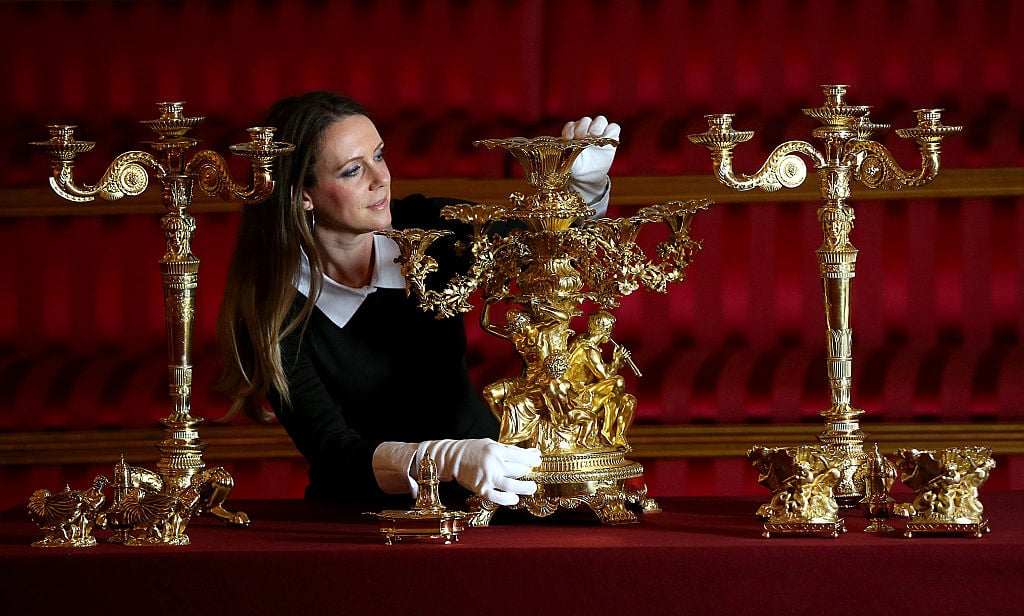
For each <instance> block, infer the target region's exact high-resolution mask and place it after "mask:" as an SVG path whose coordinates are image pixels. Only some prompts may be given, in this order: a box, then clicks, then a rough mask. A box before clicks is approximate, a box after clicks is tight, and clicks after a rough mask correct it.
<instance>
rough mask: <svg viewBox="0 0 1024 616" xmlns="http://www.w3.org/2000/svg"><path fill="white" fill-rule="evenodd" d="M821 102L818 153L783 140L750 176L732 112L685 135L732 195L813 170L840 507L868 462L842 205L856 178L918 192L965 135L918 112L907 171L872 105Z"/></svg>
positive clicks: (852, 257) (850, 254)
mask: <svg viewBox="0 0 1024 616" xmlns="http://www.w3.org/2000/svg"><path fill="white" fill-rule="evenodd" d="M822 90H823V91H824V94H825V104H824V105H822V106H821V107H816V108H813V109H804V110H803V112H804V114H805V115H807V116H809V117H811V118H814V119H816V120H818V121H819V122H821V126H818V127H817V128H815V129H814V130H813V131H811V134H812V135H813V136H814V137H815V138H817V139H819V140H820V141H821V142H822V144H823V148H822V149H821V150H818V149H816V148H815V147H814V146H812V145H811V144H810V143H807V142H805V141H787V142H785V143H783V144H781V145H779V146H777V147H776V148H775V149H774V150H773V151H772V153H771V154H770V155H769V156H768V159H767V161H766V162H765V163H764V165H763V166H762V167H761V168H760V169H759V170H758V171H757V172H756V173H754V174H753V175H745V174H741V173H735V172H734V171H733V167H732V150H733V148H735V147H736V145H737V144H739V143H743V142H744V141H748V140H749V139H750V138H751V137H753V136H754V133H753V131H737V130H734V129H733V128H732V118H733V114H715V115H708V116H706V118H707V120H708V130H707V132H704V133H701V134H699V135H690V140H691V141H692V142H693V143H696V144H699V145H704V146H706V147H707V148H708V149H709V150H710V151H711V157H712V162H713V167H714V171H715V174H716V176H717V177H718V180H719V181H720V182H721V183H722V184H724V185H726V186H729V187H731V188H734V189H736V190H741V191H743V190H751V189H753V188H761V189H762V190H766V191H774V190H780V189H782V188H795V187H797V186H799V185H801V184H802V183H803V181H804V179H805V178H806V176H807V166H806V164H805V163H804V161H803V159H801V158H800V156H798V155H802V156H805V157H806V158H807V159H809V160H810V161H811V162H812V163H813V164H814V167H815V169H817V171H818V185H819V188H820V192H821V197H822V199H823V200H824V204H823V205H822V207H821V208H820V209H819V210H818V221H819V222H820V223H821V226H822V233H823V236H824V241H823V243H822V245H821V247H820V248H818V250H817V257H818V265H819V272H820V275H821V280H822V291H823V295H824V303H825V322H826V327H827V335H828V338H827V349H828V359H827V366H826V367H827V373H828V382H829V386H830V389H831V398H832V403H831V405H830V406H829V408H827V409H825V410H824V411H823V412H822V413H821V414H822V416H823V417H824V418H825V431H824V432H823V433H822V434H820V435H819V436H818V440H819V442H820V443H821V445H822V446H823V447H826V448H828V449H830V450H832V451H834V452H837V453H839V454H841V457H840V459H841V462H840V464H841V468H840V471H841V477H840V480H839V482H838V484H837V485H836V487H835V494H836V498H837V500H838V502H839V504H840V506H842V507H845V508H851V507H856V506H857V503H858V502H859V501H860V499H861V498H862V497H863V496H864V484H863V480H862V478H860V477H859V476H858V473H857V471H858V469H859V467H860V466H861V465H862V464H863V463H864V460H865V459H866V457H867V456H866V453H865V452H864V440H865V437H866V435H865V434H864V432H863V431H862V430H861V429H860V420H859V418H860V416H861V415H862V414H863V413H864V411H862V410H860V409H858V408H856V407H854V406H853V404H852V402H851V399H850V390H851V386H852V372H853V371H852V364H853V330H852V329H851V327H850V290H851V280H852V279H853V277H854V275H855V271H856V264H857V249H856V248H854V246H853V244H851V243H850V232H851V231H852V230H853V221H854V211H853V207H852V206H851V205H850V204H848V203H847V200H848V199H849V198H850V185H851V182H852V181H853V180H859V181H860V182H861V183H862V184H864V185H865V186H867V187H868V188H881V189H884V190H900V189H901V188H904V187H908V186H923V185H924V184H927V183H928V182H930V181H932V180H933V179H934V178H935V176H936V175H938V173H939V150H940V145H941V143H942V140H943V139H944V138H945V137H947V136H949V135H952V134H955V133H958V132H960V131H961V130H962V127H960V126H944V125H943V124H942V121H941V111H942V110H941V109H919V110H917V111H916V113H917V126H916V127H913V128H907V129H902V130H897V131H896V134H897V135H899V136H900V137H903V138H906V139H913V140H914V141H915V142H917V146H918V149H919V151H920V153H921V168H920V170H917V171H906V170H904V169H903V168H901V167H900V166H899V164H897V162H896V161H895V160H894V159H893V157H892V154H890V153H889V151H888V150H887V149H886V148H885V147H884V146H882V145H881V144H879V143H878V142H876V141H872V140H871V138H872V137H874V136H875V135H878V134H880V133H882V132H884V131H886V130H888V129H889V126H888V125H886V124H874V123H872V122H871V121H870V120H869V119H868V115H869V112H870V109H871V108H870V107H868V106H866V105H849V104H847V103H846V100H845V96H846V86H844V85H825V86H822Z"/></svg>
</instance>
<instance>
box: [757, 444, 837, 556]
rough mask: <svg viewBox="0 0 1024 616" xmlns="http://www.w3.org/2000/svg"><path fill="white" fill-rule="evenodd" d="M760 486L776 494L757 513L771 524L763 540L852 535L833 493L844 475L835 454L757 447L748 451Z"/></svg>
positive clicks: (811, 449)
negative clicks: (840, 513)
mask: <svg viewBox="0 0 1024 616" xmlns="http://www.w3.org/2000/svg"><path fill="white" fill-rule="evenodd" d="M747 457H748V458H749V459H750V461H751V463H752V464H753V465H754V468H756V469H757V472H758V478H757V482H758V483H760V484H761V485H763V486H764V487H766V488H768V489H769V490H770V491H771V493H772V498H771V501H769V502H767V503H765V504H763V505H761V507H759V508H758V510H757V515H758V517H759V518H761V519H763V520H765V523H764V533H762V534H763V536H764V537H766V538H770V537H771V536H772V535H773V534H775V535H824V536H828V537H833V538H835V537H838V536H839V533H842V532H846V526H845V523H844V522H843V520H842V518H840V517H839V505H838V504H837V503H836V499H835V497H834V496H833V494H832V491H833V489H834V487H835V485H836V484H837V483H838V482H839V478H840V476H841V474H842V473H841V472H840V470H839V466H840V464H839V461H838V460H836V459H835V455H834V454H833V453H832V452H830V451H828V450H827V449H825V448H824V447H821V446H812V445H801V446H799V447H762V446H755V447H753V448H751V449H750V451H749V452H747Z"/></svg>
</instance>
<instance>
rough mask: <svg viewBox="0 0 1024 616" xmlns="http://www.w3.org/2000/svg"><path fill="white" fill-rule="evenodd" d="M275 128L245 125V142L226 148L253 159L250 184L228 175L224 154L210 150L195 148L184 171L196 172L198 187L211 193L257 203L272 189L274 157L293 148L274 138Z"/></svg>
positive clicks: (228, 198)
mask: <svg viewBox="0 0 1024 616" xmlns="http://www.w3.org/2000/svg"><path fill="white" fill-rule="evenodd" d="M274 130H275V129H274V128H273V127H271V126H254V127H252V128H250V129H248V132H249V142H248V143H237V144H235V145H233V146H230V148H229V149H230V150H231V151H232V152H233V153H235V154H237V155H239V156H244V157H245V158H248V159H249V160H250V161H252V180H251V182H250V184H249V186H242V185H241V184H239V183H237V182H236V181H235V180H234V179H233V178H232V177H231V171H229V170H228V165H227V161H225V160H224V157H223V156H221V155H220V154H218V153H216V152H213V151H210V150H203V151H201V152H196V154H195V156H193V157H192V160H190V161H189V163H188V165H187V166H186V167H185V172H186V173H187V174H190V175H193V174H194V175H196V176H197V177H198V179H199V188H200V189H201V190H202V191H203V192H205V193H206V194H208V195H210V196H217V197H220V198H221V199H224V200H225V201H230V200H232V199H238V200H239V201H242V202H244V203H259V202H260V201H263V200H264V199H266V198H267V197H269V196H270V192H271V191H272V190H274V181H273V180H271V179H270V171H271V167H272V164H273V162H274V159H276V158H278V157H280V156H282V155H284V154H288V153H290V152H291V151H293V150H294V149H295V146H293V145H292V144H290V143H283V142H276V141H274Z"/></svg>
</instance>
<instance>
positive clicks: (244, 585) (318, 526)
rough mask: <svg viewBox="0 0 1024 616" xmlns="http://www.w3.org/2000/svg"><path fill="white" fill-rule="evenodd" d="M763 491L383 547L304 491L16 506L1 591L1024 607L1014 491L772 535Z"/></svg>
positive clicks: (293, 601) (543, 609)
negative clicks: (907, 533)
mask: <svg viewBox="0 0 1024 616" xmlns="http://www.w3.org/2000/svg"><path fill="white" fill-rule="evenodd" d="M766 496H767V492H766ZM764 500H767V498H765V499H759V498H747V497H745V498H710V497H701V498H682V499H666V500H663V501H661V502H660V504H661V505H662V508H663V511H662V512H659V513H653V514H648V515H646V516H644V517H643V518H642V521H641V522H640V523H639V524H635V525H629V526H615V527H608V526H600V525H598V524H597V523H596V522H591V521H590V520H589V519H586V518H582V519H571V520H570V519H567V518H565V517H558V518H547V519H535V518H526V519H520V518H517V517H515V516H508V515H506V516H505V517H504V518H502V513H505V512H499V515H498V517H497V518H496V519H495V521H494V524H492V525H491V526H490V527H488V528H471V529H468V530H466V531H465V532H464V533H463V534H462V535H461V538H460V541H459V542H458V543H454V544H451V545H435V544H416V543H399V544H396V545H391V546H387V545H384V542H383V540H382V537H381V536H380V535H379V534H378V531H377V525H376V522H374V521H372V520H365V519H362V518H360V517H359V516H358V515H356V514H355V513H354V512H345V511H341V510H338V509H334V508H331V507H324V506H322V505H313V504H311V503H306V502H303V501H292V500H277V501H249V502H245V501H237V502H229V504H230V505H231V507H232V508H234V509H241V510H245V511H246V512H248V513H249V514H250V516H251V517H252V518H253V520H254V521H253V523H252V526H251V527H249V528H247V529H229V528H226V527H223V526H221V525H220V524H219V522H217V521H215V520H213V519H209V518H205V517H204V518H200V519H197V520H193V522H192V524H191V525H190V526H189V535H190V537H191V539H192V544H191V545H189V546H185V547H145V548H144V547H135V548H132V547H125V546H119V545H105V544H101V545H99V546H96V547H92V548H82V549H76V550H66V549H59V548H50V549H42V548H31V547H29V544H30V543H31V542H32V541H33V540H35V539H37V538H39V537H40V533H39V532H38V529H36V527H35V526H34V525H33V524H32V523H31V522H29V521H28V519H27V517H26V516H25V515H24V514H23V512H22V511H21V510H11V511H8V512H6V513H4V514H3V515H2V516H0V589H2V592H0V595H2V605H3V611H4V613H7V614H14V613H62V614H71V613H74V614H76V615H77V614H82V613H91V612H96V613H100V612H102V613H105V614H109V613H113V612H137V613H144V614H162V613H167V614H171V613H173V614H177V615H178V616H182V615H184V614H192V613H195V614H205V613H211V614H233V613H238V614H261V613H274V614H287V613H289V611H295V612H296V613H315V614H364V613H380V614H390V613H399V612H410V611H416V613H419V614H485V613H486V614H505V613H508V614H511V613H516V614H523V613H529V614H548V613H550V614H555V613H557V614H576V613H580V614H583V613H586V614H604V613H629V614H634V613H635V614H680V613H699V614H743V613H757V614H856V615H858V616H865V615H869V614H882V613H884V612H887V611H889V610H894V609H898V610H904V612H903V613H905V614H917V613H927V614H930V615H934V614H958V615H964V614H1019V613H1021V612H1020V610H1021V609H1022V608H1021V606H1024V590H1022V588H1024V522H1022V519H1021V514H1022V513H1024V492H994V493H991V494H985V493H983V494H982V502H983V503H984V504H985V507H986V515H987V517H988V519H989V521H990V526H991V529H992V532H991V533H989V534H987V535H986V536H984V537H982V538H980V539H977V538H959V537H914V538H912V539H907V538H904V537H902V535H897V536H879V535H872V534H867V533H864V532H862V530H863V528H864V526H865V523H864V520H863V518H862V517H861V516H860V515H859V514H858V513H857V512H855V511H851V512H848V513H847V515H846V524H847V528H848V529H849V532H847V533H845V534H843V535H841V536H840V537H839V538H837V539H831V538H786V537H783V538H774V537H773V538H771V539H764V538H762V537H761V525H760V523H759V522H758V520H757V519H756V518H755V517H754V511H755V510H756V508H757V505H758V504H760V503H761V502H763V501H764ZM897 525H899V523H898V522H897ZM97 534H98V536H99V537H100V538H101V539H102V538H103V537H105V536H106V535H107V533H104V532H102V531H100V532H98V533H97ZM307 610H315V611H311V612H307Z"/></svg>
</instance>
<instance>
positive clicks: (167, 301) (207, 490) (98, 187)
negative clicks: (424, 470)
mask: <svg viewBox="0 0 1024 616" xmlns="http://www.w3.org/2000/svg"><path fill="white" fill-rule="evenodd" d="M158 107H159V109H160V116H159V117H158V118H157V119H155V120H147V121H143V122H142V124H144V125H145V126H146V127H148V128H149V129H151V130H152V131H153V132H154V133H156V135H157V139H156V140H155V141H150V142H147V145H149V146H150V149H151V150H152V153H150V152H144V151H129V152H125V153H123V154H120V155H119V156H117V157H116V158H114V160H113V162H111V163H110V165H109V166H108V167H107V170H106V172H105V173H104V174H103V176H102V177H101V178H100V180H99V181H98V182H97V183H96V184H94V185H91V186H90V185H79V184H76V183H75V181H74V179H73V168H74V161H75V157H76V156H78V155H79V154H81V153H83V152H88V151H89V150H91V149H92V148H93V147H94V146H95V143H94V142H91V141H79V140H77V139H75V136H74V129H75V127H74V126H70V125H63V124H60V125H52V126H50V139H49V141H42V142H33V143H32V144H31V145H32V146H33V147H34V148H36V149H38V150H40V151H42V152H45V153H46V154H47V155H49V157H50V159H51V166H52V168H53V173H52V175H51V177H50V186H51V187H53V190H54V191H55V192H56V193H57V194H58V195H60V196H61V197H63V198H64V199H67V200H69V201H74V202H87V201H91V200H92V199H93V198H94V197H96V196H97V195H98V196H99V197H100V198H102V199H105V200H108V201H113V200H116V199H121V198H122V197H125V196H137V195H139V194H142V193H143V192H144V191H145V190H146V188H147V186H148V184H149V173H148V172H147V169H148V170H151V171H152V172H153V173H154V174H155V177H156V179H157V180H158V181H159V182H160V195H161V200H162V202H163V205H164V207H165V208H166V209H167V213H166V214H165V215H164V216H163V217H162V218H161V219H160V226H161V228H163V230H164V234H165V238H166V250H165V252H164V255H163V257H162V258H161V259H160V272H161V274H162V279H163V289H164V312H165V316H166V323H167V351H168V355H167V359H168V368H167V371H168V379H169V389H170V397H171V403H172V404H171V412H170V415H169V416H168V417H166V418H164V419H162V420H161V423H162V424H163V425H164V426H165V428H166V438H165V439H164V440H162V441H161V442H159V443H158V444H157V445H156V448H157V450H158V451H159V452H160V454H161V457H160V460H159V462H158V463H157V471H158V472H153V471H149V470H146V469H143V468H138V467H133V466H130V465H127V464H125V463H124V461H123V460H122V461H121V463H119V464H117V465H116V467H115V479H114V482H113V486H114V501H113V502H112V503H111V505H110V508H109V509H108V510H107V511H106V512H105V515H104V516H103V518H104V519H105V522H106V524H107V525H108V526H109V527H110V528H115V527H116V528H118V529H119V532H118V533H117V534H116V535H115V537H118V538H119V540H121V541H123V542H125V543H162V544H174V545H181V544H187V543H188V536H187V535H185V534H184V530H185V525H186V524H187V521H188V519H189V518H190V517H191V516H192V515H195V514H200V513H209V514H211V515H213V516H215V517H217V518H219V519H221V520H223V521H224V522H226V523H227V524H228V525H230V526H247V525H248V524H249V518H248V516H247V515H246V514H245V513H243V512H237V513H233V512H230V511H228V510H226V509H225V508H224V507H223V503H224V501H225V499H226V498H227V497H228V495H229V494H230V491H231V489H232V488H233V487H234V479H233V478H232V477H231V475H230V474H229V473H228V472H227V471H226V470H224V469H223V468H215V469H207V468H206V465H205V464H204V463H203V459H202V452H203V449H204V448H205V444H204V443H203V442H202V441H201V440H200V439H199V432H198V430H197V428H196V426H197V425H198V424H199V423H201V421H202V420H201V419H198V418H196V417H194V416H193V415H192V413H191V404H190V400H191V393H192V323H193V320H194V316H195V292H196V288H197V287H198V274H199V259H197V258H196V257H195V255H194V254H192V236H193V233H194V232H195V228H196V223H195V219H194V218H193V217H192V216H191V215H190V214H188V212H187V210H188V207H189V205H190V204H191V203H192V192H193V189H194V187H195V186H196V183H197V182H198V186H199V188H200V190H202V191H203V192H205V193H206V194H208V195H211V196H214V195H216V196H219V197H220V198H222V199H226V200H230V199H239V200H241V201H243V202H245V203H257V202H260V201H262V200H264V199H266V198H267V197H268V196H269V195H270V192H271V190H272V189H273V186H274V183H273V181H272V180H271V177H270V171H271V166H272V163H273V161H274V159H275V158H277V157H279V156H281V155H283V154H286V153H288V152H290V151H291V150H292V149H293V148H292V146H291V145H290V144H286V143H280V142H275V141H274V129H273V128H269V127H255V128H250V129H249V135H250V141H249V142H248V143H241V144H236V145H233V146H231V147H230V149H231V151H232V152H234V153H235V154H238V155H240V156H243V157H245V158H247V159H249V160H250V162H251V169H252V177H251V181H250V183H249V185H248V186H245V185H241V184H238V183H237V182H236V181H235V180H234V179H233V178H232V177H231V173H230V171H229V170H228V166H227V162H226V161H225V159H224V158H223V157H222V156H221V155H219V154H217V153H216V152H213V151H210V150H201V151H198V152H195V153H194V154H193V155H192V157H191V158H190V159H188V160H186V155H187V153H188V152H189V151H190V150H192V149H193V148H195V146H197V145H198V144H199V141H198V140H197V139H193V138H191V137H188V136H186V134H187V133H188V131H189V130H190V129H191V128H192V127H194V126H195V125H197V124H199V123H200V122H201V121H202V120H203V118H202V117H186V116H184V115H183V113H182V109H183V103H181V102H167V103H159V104H158ZM67 492H70V490H68V491H67ZM43 504H45V503H42V504H40V503H37V505H38V506H39V507H42V505H43ZM146 505H149V506H148V507H147V506H146ZM157 505H159V507H158V506H157ZM44 508H45V507H44ZM158 510H159V511H161V512H164V513H166V515H164V513H154V511H158ZM129 528H131V529H134V530H141V531H144V534H143V535H142V536H134V535H132V534H131V533H130V532H128V530H127V529H129ZM58 543H59V541H58Z"/></svg>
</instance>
